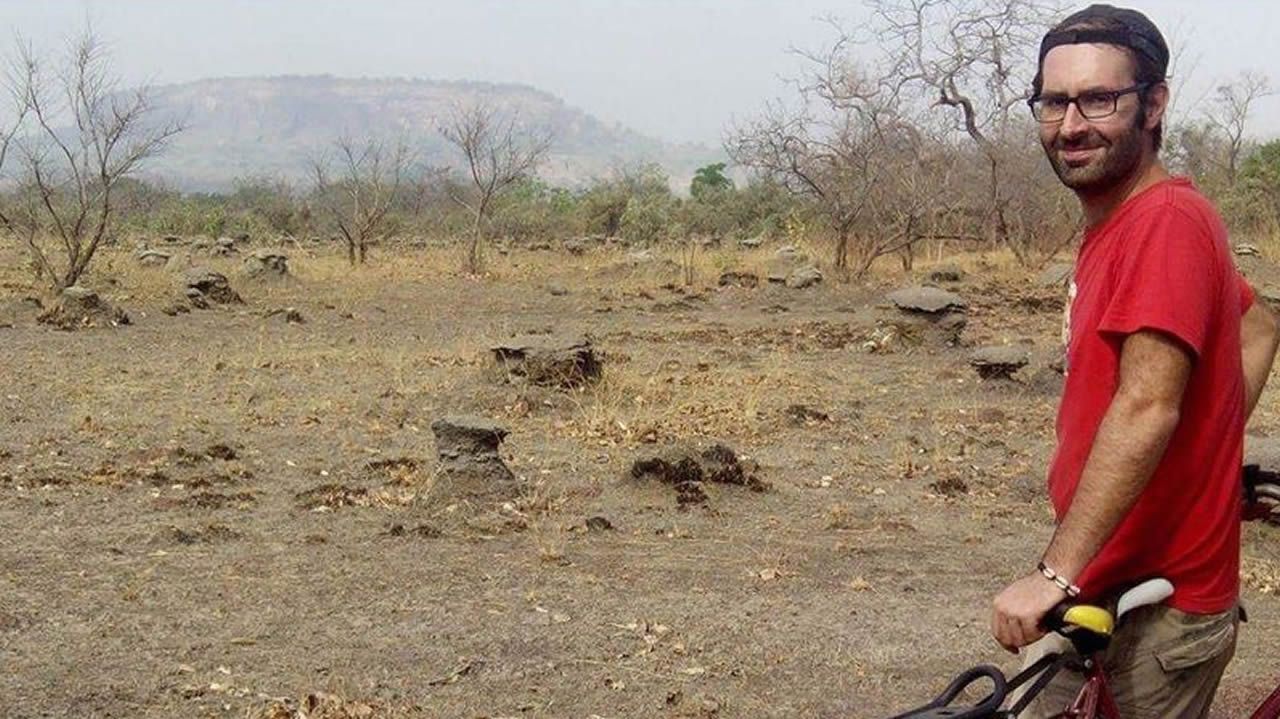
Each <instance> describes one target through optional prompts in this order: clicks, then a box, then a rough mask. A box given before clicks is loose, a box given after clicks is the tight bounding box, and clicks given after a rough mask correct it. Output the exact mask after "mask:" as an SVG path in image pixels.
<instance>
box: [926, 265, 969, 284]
mask: <svg viewBox="0 0 1280 719" xmlns="http://www.w3.org/2000/svg"><path fill="white" fill-rule="evenodd" d="M964 278H965V272H964V270H962V269H960V268H959V267H958V266H956V265H943V266H942V267H935V268H933V270H931V271H930V272H929V274H928V275H925V280H926V281H928V282H963V281H964Z"/></svg>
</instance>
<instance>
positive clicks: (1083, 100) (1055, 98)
mask: <svg viewBox="0 0 1280 719" xmlns="http://www.w3.org/2000/svg"><path fill="white" fill-rule="evenodd" d="M1150 85H1151V83H1149V82H1140V83H1138V84H1137V85H1134V86H1132V87H1126V88H1124V89H1123V90H1106V91H1100V92H1086V93H1084V94H1081V95H1076V96H1075V97H1068V96H1067V95H1037V96H1035V97H1033V98H1031V99H1029V100H1027V104H1028V105H1030V106H1031V115H1032V117H1035V119H1037V120H1039V121H1040V122H1043V123H1045V124H1049V123H1054V122H1062V121H1063V120H1065V119H1066V117H1067V108H1068V107H1070V106H1071V104H1072V103H1075V106H1076V109H1077V110H1079V111H1080V115H1081V116H1082V117H1084V119H1086V120H1101V119H1102V118H1104V117H1109V116H1111V115H1114V114H1115V112H1116V105H1117V104H1118V103H1119V101H1120V98H1121V97H1124V96H1125V95H1128V94H1129V93H1131V92H1142V91H1143V90H1145V89H1147V87H1148V86H1150Z"/></svg>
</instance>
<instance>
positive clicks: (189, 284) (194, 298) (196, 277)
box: [183, 267, 244, 310]
mask: <svg viewBox="0 0 1280 719" xmlns="http://www.w3.org/2000/svg"><path fill="white" fill-rule="evenodd" d="M183 286H184V288H185V290H186V296H187V300H188V301H189V302H190V303H191V305H192V306H193V307H196V308H198V309H202V310H203V309H208V308H209V306H210V305H211V304H219V305H228V304H237V305H239V304H244V300H242V299H240V295H239V294H237V293H236V291H235V290H233V289H231V283H230V282H229V281H227V276H226V275H224V274H222V273H220V272H214V271H213V270H210V269H208V268H207V267H195V268H192V269H191V270H190V271H189V272H188V273H187V275H186V278H185V279H184V281H183Z"/></svg>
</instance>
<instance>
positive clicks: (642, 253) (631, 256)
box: [627, 250, 657, 264]
mask: <svg viewBox="0 0 1280 719" xmlns="http://www.w3.org/2000/svg"><path fill="white" fill-rule="evenodd" d="M655 259H657V258H656V257H655V256H654V254H653V250H636V251H635V252H628V253H627V260H628V261H630V262H633V263H635V264H640V263H642V262H653V261H654V260H655Z"/></svg>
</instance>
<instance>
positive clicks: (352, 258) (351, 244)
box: [347, 238, 356, 267]
mask: <svg viewBox="0 0 1280 719" xmlns="http://www.w3.org/2000/svg"><path fill="white" fill-rule="evenodd" d="M347 262H348V263H350V264H351V266H352V267H355V266H356V243H355V240H352V239H351V238H347Z"/></svg>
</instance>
